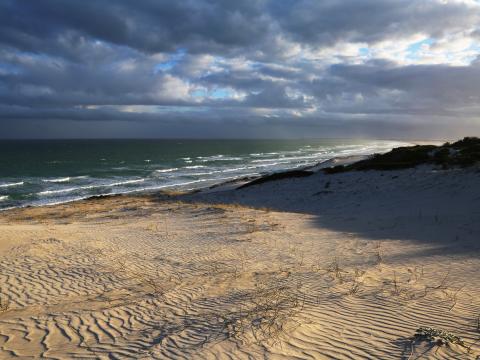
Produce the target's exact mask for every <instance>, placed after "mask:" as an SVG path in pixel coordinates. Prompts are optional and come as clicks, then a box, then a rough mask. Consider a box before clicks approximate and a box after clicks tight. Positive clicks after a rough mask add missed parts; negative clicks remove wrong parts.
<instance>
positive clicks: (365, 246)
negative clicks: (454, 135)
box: [0, 166, 480, 360]
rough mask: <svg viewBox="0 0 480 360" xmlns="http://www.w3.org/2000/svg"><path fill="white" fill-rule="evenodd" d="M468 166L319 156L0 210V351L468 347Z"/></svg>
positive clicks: (474, 230)
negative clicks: (268, 173) (352, 167)
mask: <svg viewBox="0 0 480 360" xmlns="http://www.w3.org/2000/svg"><path fill="white" fill-rule="evenodd" d="M479 171H480V168H479V167H478V166H473V167H469V168H450V169H435V168H434V167H432V166H419V167H416V168H407V169H397V170H389V171H382V170H372V171H351V172H340V173H335V174H327V173H325V172H323V171H320V170H319V171H316V172H312V174H310V175H309V176H305V177H295V178H293V177H286V178H282V179H277V180H276V181H269V182H265V181H264V182H261V183H256V184H253V185H251V186H248V187H243V188H241V187H238V186H236V185H235V186H232V185H231V184H230V185H225V186H224V187H221V188H220V189H215V188H214V189H210V190H211V191H202V192H196V193H188V194H171V195H169V194H165V193H159V192H157V193H154V194H139V195H134V194H129V195H122V196H120V195H117V196H106V197H100V198H90V199H89V200H84V201H76V202H73V203H68V204H59V205H56V206H43V207H31V208H21V209H13V210H11V211H6V212H2V213H0V269H1V271H0V282H1V283H2V287H1V289H0V358H2V359H6V360H15V359H17V358H36V357H39V356H43V357H48V358H100V359H108V358H111V357H115V358H136V359H145V360H146V359H154V360H156V359H159V360H160V359H173V358H175V359H177V358H182V359H207V360H216V359H223V358H225V356H228V357H229V358H231V359H243V358H246V357H248V356H250V357H253V358H264V359H278V358H282V359H290V358H292V359H293V358H294V359H311V358H315V359H329V358H335V357H338V356H337V354H344V355H345V357H346V358H347V357H354V358H358V359H371V358H376V359H392V360H393V359H399V358H409V357H410V358H412V357H419V356H421V357H422V358H425V359H437V358H444V359H449V358H450V359H452V358H455V359H472V358H475V357H476V356H479V355H480V334H479V333H478V329H477V327H476V320H477V319H478V316H479V312H480V289H479V288H478V286H477V284H478V283H479V282H480V273H479V271H478V269H479V268H480V243H479V242H478V239H479V235H480V207H479V204H478V199H480V178H479V176H478V175H479ZM420 328H432V329H434V330H439V331H440V330H441V331H444V332H445V333H446V334H453V335H454V336H458V338H459V339H461V341H462V343H463V344H465V346H466V347H467V348H466V347H465V346H462V345H460V344H458V343H453V344H450V346H441V347H440V346H437V345H435V343H432V342H429V341H427V340H424V339H421V338H415V335H414V334H415V333H416V332H417V331H418V329H420Z"/></svg>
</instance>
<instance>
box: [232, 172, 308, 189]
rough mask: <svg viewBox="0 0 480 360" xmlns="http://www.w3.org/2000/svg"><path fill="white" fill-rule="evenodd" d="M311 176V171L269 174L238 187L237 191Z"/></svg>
mask: <svg viewBox="0 0 480 360" xmlns="http://www.w3.org/2000/svg"><path fill="white" fill-rule="evenodd" d="M312 174H313V171H307V170H292V171H284V172H279V173H275V174H270V175H266V176H262V177H260V178H258V179H256V180H253V181H250V182H249V183H246V184H244V185H242V186H240V187H239V189H243V188H246V187H250V186H253V185H258V184H263V183H266V182H269V181H277V180H283V179H290V178H299V177H307V176H310V175H312Z"/></svg>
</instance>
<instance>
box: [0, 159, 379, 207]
mask: <svg viewBox="0 0 480 360" xmlns="http://www.w3.org/2000/svg"><path fill="white" fill-rule="evenodd" d="M372 155H373V154H370V155H348V156H337V157H333V158H331V159H327V160H324V161H321V162H319V163H317V164H314V165H306V166H302V167H294V168H285V169H282V170H278V171H272V172H269V173H265V174H260V175H258V176H249V175H245V176H243V175H242V176H241V177H238V178H233V179H231V180H226V181H221V182H219V183H216V184H213V185H210V186H206V187H201V188H196V189H185V190H181V189H180V190H176V189H175V187H177V186H178V185H172V186H171V187H170V186H160V187H159V188H156V189H147V190H145V189H134V190H128V191H125V192H119V193H106V194H99V195H91V196H86V197H82V198H78V199H71V200H65V201H59V202H53V203H46V204H39V205H31V204H26V205H21V206H13V207H8V208H3V209H0V214H1V213H2V212H4V211H10V210H14V209H28V208H39V207H51V206H56V205H62V204H71V203H75V202H81V201H88V200H91V199H100V198H108V197H121V196H125V197H128V196H130V195H133V196H135V195H140V196H142V195H144V196H155V195H168V194H169V193H183V194H190V193H197V192H210V191H212V190H214V189H215V191H222V190H224V189H229V188H231V187H234V186H241V185H242V184H245V183H248V182H250V181H255V180H258V179H261V178H263V177H268V176H271V175H273V174H278V173H283V172H289V171H295V170H299V171H301V170H310V171H314V172H316V171H319V170H320V169H323V168H325V167H329V166H334V165H347V164H350V163H353V162H356V161H359V160H362V159H365V158H367V157H369V156H372ZM164 187H170V188H171V189H167V190H163V191H162V190H160V189H162V188H164ZM7 197H8V196H7Z"/></svg>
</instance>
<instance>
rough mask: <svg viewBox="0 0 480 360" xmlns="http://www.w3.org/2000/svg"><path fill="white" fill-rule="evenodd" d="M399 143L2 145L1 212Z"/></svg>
mask: <svg viewBox="0 0 480 360" xmlns="http://www.w3.org/2000/svg"><path fill="white" fill-rule="evenodd" d="M403 145H406V143H404V142H399V141H386V140H339V139H319V140H15V141H13V140H7V141H0V210H5V209H7V208H12V207H21V206H28V205H31V206H39V205H48V204H56V203H62V202H69V201H75V200H80V199H85V198H88V197H91V196H98V195H108V194H119V193H130V192H132V193H133V192H145V191H153V190H161V189H175V190H186V189H197V188H202V187H208V186H211V185H215V184H218V183H221V182H225V181H229V180H234V179H236V178H241V177H245V176H258V175H262V174H267V173H272V172H277V171H281V170H286V169H294V168H301V167H304V166H308V165H313V164H317V163H319V162H322V161H326V160H329V159H331V158H334V157H340V156H350V155H367V154H372V153H377V152H386V151H388V150H390V149H392V148H394V147H397V146H403Z"/></svg>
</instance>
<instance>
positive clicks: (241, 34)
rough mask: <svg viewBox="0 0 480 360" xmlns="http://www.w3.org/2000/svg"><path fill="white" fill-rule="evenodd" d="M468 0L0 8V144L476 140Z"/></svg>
mask: <svg viewBox="0 0 480 360" xmlns="http://www.w3.org/2000/svg"><path fill="white" fill-rule="evenodd" d="M479 54H480V4H479V3H478V2H476V1H473V0H465V1H460V0H456V1H447V0H410V1H408V0H385V1H376V0H365V1H358V0H344V1H337V0H325V1H315V0H284V1H276V0H245V1H221V0H195V1H194V0H187V1H164V0H143V1H139V2H132V1H128V0H116V1H107V0H95V1H94V0H86V1H75V2H69V1H65V0H43V1H35V0H4V1H2V2H1V3H0V137H2V138H8V137H131V136H135V137H137V136H138V137H164V136H167V137H271V136H280V137H289V136H295V137H298V136H316V137H321V136H345V137H349V136H371V137H415V138H421V137H423V138H425V137H430V138H435V137H455V136H461V135H467V134H472V132H479V130H480V118H479V115H480V105H479V104H480V101H479V100H480V99H479V96H480V57H479V56H478V55H479Z"/></svg>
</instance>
